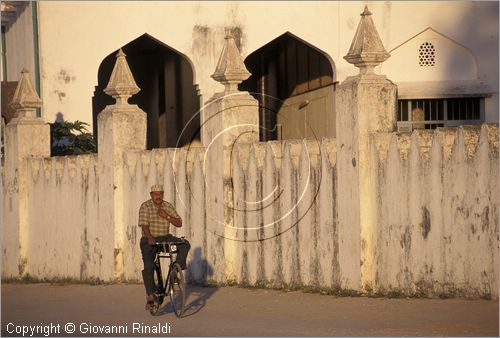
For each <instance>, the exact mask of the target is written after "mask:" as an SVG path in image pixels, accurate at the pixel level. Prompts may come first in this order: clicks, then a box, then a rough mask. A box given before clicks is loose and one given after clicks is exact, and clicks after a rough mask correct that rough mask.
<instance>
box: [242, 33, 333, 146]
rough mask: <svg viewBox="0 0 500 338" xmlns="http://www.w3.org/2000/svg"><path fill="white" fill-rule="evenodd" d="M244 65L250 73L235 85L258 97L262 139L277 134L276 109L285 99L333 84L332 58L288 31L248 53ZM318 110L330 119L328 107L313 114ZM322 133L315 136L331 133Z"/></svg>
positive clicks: (270, 137) (272, 137)
mask: <svg viewBox="0 0 500 338" xmlns="http://www.w3.org/2000/svg"><path fill="white" fill-rule="evenodd" d="M245 65H246V67H247V69H248V70H249V71H250V73H252V76H250V78H249V79H248V80H246V81H244V82H242V83H241V84H240V86H239V89H240V90H246V91H249V92H251V93H253V94H252V95H254V97H255V98H256V99H258V100H259V105H260V112H259V123H260V126H261V128H260V130H261V135H260V139H261V140H262V141H267V140H276V139H277V138H278V130H277V128H276V125H277V123H280V124H282V123H283V121H281V122H279V121H278V120H279V118H278V113H279V112H280V110H282V106H283V104H284V102H285V101H286V100H287V99H289V98H291V97H294V96H298V95H302V96H304V97H305V96H306V95H305V94H306V93H309V92H313V91H316V90H318V89H320V88H324V87H327V86H331V87H332V88H333V87H334V84H335V76H336V74H335V66H334V63H333V60H332V58H331V57H330V56H329V55H328V54H327V53H325V52H323V51H322V50H320V49H318V48H316V47H314V46H313V45H311V44H309V43H307V42H306V41H304V40H302V39H300V38H299V37H297V36H295V35H294V34H292V33H290V32H286V33H284V34H282V35H280V36H279V37H277V38H276V39H274V40H272V41H270V42H269V43H267V44H266V45H264V46H262V47H261V48H259V49H257V50H256V51H254V52H253V53H251V54H250V55H248V56H247V58H246V59H245ZM332 90H333V89H332ZM331 96H332V98H331V99H332V100H333V95H331ZM328 99H330V98H328ZM332 107H333V104H332ZM321 114H330V116H329V118H330V120H332V117H331V115H333V120H334V116H335V115H334V112H332V111H325V112H319V113H318V114H317V115H321ZM315 118H316V117H315ZM296 134H297V138H299V137H307V135H306V134H304V135H300V134H301V133H300V132H299V133H296ZM322 134H324V133H322V132H320V133H319V136H331V135H322ZM290 135H291V134H290Z"/></svg>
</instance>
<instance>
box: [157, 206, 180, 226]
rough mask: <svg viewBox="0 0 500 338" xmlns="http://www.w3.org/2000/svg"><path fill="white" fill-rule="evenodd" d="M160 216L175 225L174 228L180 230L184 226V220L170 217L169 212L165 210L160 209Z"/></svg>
mask: <svg viewBox="0 0 500 338" xmlns="http://www.w3.org/2000/svg"><path fill="white" fill-rule="evenodd" d="M158 216H160V217H161V218H163V219H166V220H167V221H168V222H170V223H171V224H173V225H174V226H176V227H178V228H180V227H181V226H182V219H180V218H177V217H174V216H172V215H170V214H169V213H168V212H166V211H165V210H163V209H162V208H158Z"/></svg>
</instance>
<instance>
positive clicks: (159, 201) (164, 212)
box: [139, 184, 191, 311]
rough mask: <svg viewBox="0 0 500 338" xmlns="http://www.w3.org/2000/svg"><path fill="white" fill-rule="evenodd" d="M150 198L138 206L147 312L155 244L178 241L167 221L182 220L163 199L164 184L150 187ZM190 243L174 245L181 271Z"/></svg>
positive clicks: (176, 223)
mask: <svg viewBox="0 0 500 338" xmlns="http://www.w3.org/2000/svg"><path fill="white" fill-rule="evenodd" d="M150 196H151V199H149V200H147V201H146V202H144V203H142V205H141V207H140V209H139V226H140V227H141V228H142V237H141V241H140V247H141V252H142V261H143V262H144V270H142V279H143V281H144V287H145V288H146V294H147V302H146V311H149V310H150V308H151V306H152V305H153V301H154V297H155V296H154V288H155V285H154V279H153V274H154V259H155V255H156V249H155V247H154V245H155V244H156V243H157V242H161V241H167V242H168V241H174V240H175V241H178V240H179V238H176V237H174V236H172V235H171V234H170V231H169V230H170V224H172V225H173V226H175V227H178V228H180V227H182V219H181V217H180V216H179V214H178V213H177V211H176V210H175V208H174V206H173V205H172V204H170V203H168V202H166V201H164V200H163V186H162V185H160V184H155V185H153V186H152V187H151V192H150ZM190 248H191V245H190V244H189V242H188V241H187V240H186V241H185V243H184V244H178V245H177V259H176V261H177V262H178V263H179V265H180V266H181V268H182V270H185V269H186V258H187V254H188V252H189V249H190Z"/></svg>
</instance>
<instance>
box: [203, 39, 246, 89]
mask: <svg viewBox="0 0 500 338" xmlns="http://www.w3.org/2000/svg"><path fill="white" fill-rule="evenodd" d="M225 40H226V41H225V43H224V47H223V49H222V53H221V55H220V57H219V62H217V68H216V69H215V73H213V74H212V78H213V79H214V80H215V81H218V82H220V83H222V84H223V85H224V86H225V89H224V92H225V93H234V92H237V91H238V84H240V83H241V82H243V81H245V80H246V79H248V78H249V77H250V75H251V74H250V72H249V71H248V70H247V68H246V67H245V64H244V63H243V58H242V57H241V54H240V51H239V50H238V47H237V46H236V42H235V41H234V36H233V35H232V34H231V32H230V31H228V33H227V34H226V37H225Z"/></svg>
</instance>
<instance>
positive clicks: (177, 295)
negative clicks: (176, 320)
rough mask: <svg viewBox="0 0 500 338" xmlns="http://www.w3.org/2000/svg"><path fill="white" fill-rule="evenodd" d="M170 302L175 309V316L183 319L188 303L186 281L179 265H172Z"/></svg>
mask: <svg viewBox="0 0 500 338" xmlns="http://www.w3.org/2000/svg"><path fill="white" fill-rule="evenodd" d="M169 283H170V292H169V293H170V300H171V302H172V307H173V308H174V312H175V315H176V316H177V317H182V314H183V313H184V306H185V303H186V280H185V279H184V273H183V272H182V269H181V266H180V265H179V264H178V263H174V264H173V265H172V269H171V270H170V280H169Z"/></svg>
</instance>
